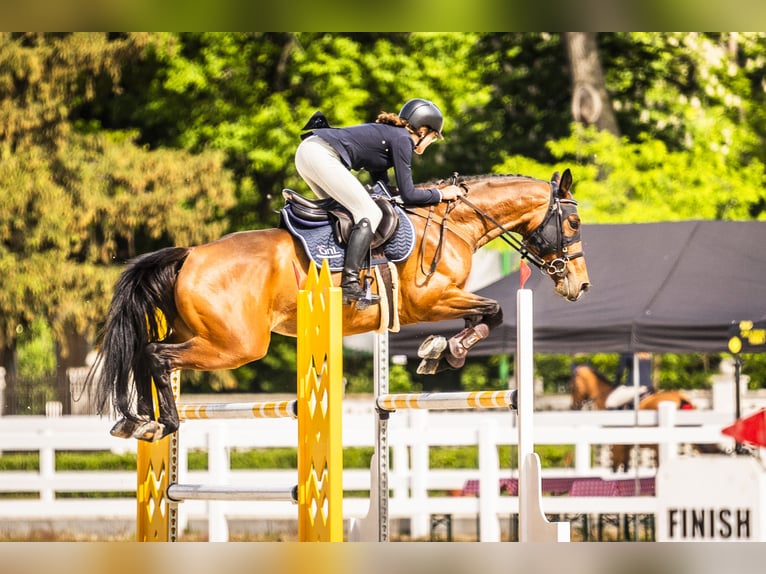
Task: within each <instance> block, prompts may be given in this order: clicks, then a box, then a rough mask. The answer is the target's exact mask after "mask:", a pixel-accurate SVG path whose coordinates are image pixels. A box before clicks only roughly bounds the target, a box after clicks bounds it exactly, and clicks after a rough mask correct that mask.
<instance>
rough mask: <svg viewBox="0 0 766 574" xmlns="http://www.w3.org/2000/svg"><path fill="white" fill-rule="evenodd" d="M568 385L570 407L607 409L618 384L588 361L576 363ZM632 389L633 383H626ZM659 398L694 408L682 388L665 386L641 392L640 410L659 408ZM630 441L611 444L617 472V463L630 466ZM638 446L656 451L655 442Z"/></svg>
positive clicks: (701, 447) (707, 448)
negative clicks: (570, 398)
mask: <svg viewBox="0 0 766 574" xmlns="http://www.w3.org/2000/svg"><path fill="white" fill-rule="evenodd" d="M569 385H570V388H571V391H572V409H573V410H586V409H588V408H591V409H593V410H606V408H607V407H606V405H607V399H608V397H609V395H611V394H612V393H613V392H614V391H615V389H616V388H617V387H618V385H616V384H615V383H613V382H612V381H610V380H609V379H608V378H607V377H606V376H605V375H604V374H603V373H600V372H599V371H597V370H596V369H594V368H593V367H591V366H589V365H577V366H576V367H574V369H573V370H572V378H571V379H570V381H569ZM628 389H630V390H632V389H633V388H632V387H628ZM662 401H670V402H672V403H675V405H676V409H678V410H690V409H694V408H695V407H694V404H693V403H692V399H691V397H690V396H689V395H688V394H687V393H685V392H684V391H679V390H668V391H656V392H649V393H645V394H643V395H641V396H640V398H639V402H638V408H639V410H653V411H656V410H657V409H658V405H659V404H660V403H661V402H662ZM626 407H627V408H631V409H632V408H633V402H632V401H631V402H630V403H628V404H627V405H626ZM632 448H633V447H632V446H631V445H627V444H615V445H612V446H611V447H610V450H611V459H612V463H611V467H612V470H613V471H614V472H617V471H618V470H619V469H620V467H622V468H624V469H625V470H628V468H630V452H631V450H632ZM641 448H651V449H653V450H654V452H655V456H656V453H657V446H656V445H641ZM695 448H696V449H697V450H699V451H702V452H719V450H718V448H717V447H715V449H714V450H711V447H710V446H709V445H695Z"/></svg>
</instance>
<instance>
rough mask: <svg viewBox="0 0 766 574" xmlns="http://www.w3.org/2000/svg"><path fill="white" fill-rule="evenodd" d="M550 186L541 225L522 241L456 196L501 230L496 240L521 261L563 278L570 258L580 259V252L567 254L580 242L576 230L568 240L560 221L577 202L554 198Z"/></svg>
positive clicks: (553, 185) (555, 188)
mask: <svg viewBox="0 0 766 574" xmlns="http://www.w3.org/2000/svg"><path fill="white" fill-rule="evenodd" d="M455 179H456V178H455ZM457 185H460V186H461V187H463V189H465V191H466V193H467V192H468V188H467V186H466V185H465V184H457ZM550 186H551V199H550V202H549V204H548V211H547V212H546V214H545V217H544V218H543V221H542V223H540V225H538V226H537V227H536V228H535V229H534V231H532V233H530V234H529V235H528V236H527V238H526V239H524V240H523V241H519V240H518V239H517V238H516V236H514V235H512V234H511V232H510V231H508V230H507V229H506V228H505V227H503V225H502V224H500V223H498V221H497V220H495V219H494V218H493V217H492V216H491V215H489V214H487V213H484V212H483V211H481V210H480V209H479V208H478V207H477V206H476V205H474V204H473V203H472V202H471V201H470V200H468V199H467V198H466V197H465V196H462V197H460V200H461V201H463V202H464V203H465V204H467V205H468V206H470V207H471V209H473V210H474V211H475V212H476V213H478V214H479V215H481V216H482V217H484V218H485V219H487V220H489V221H491V222H492V223H493V224H494V225H495V227H497V228H498V229H500V230H501V231H502V233H501V235H500V238H501V239H502V240H503V241H505V242H506V243H507V244H508V245H510V246H511V247H513V248H514V249H515V250H516V251H518V252H519V254H520V255H521V257H522V259H526V260H528V261H529V262H530V263H532V264H533V265H535V266H536V267H537V268H538V269H540V271H542V272H543V273H547V274H548V275H550V276H552V277H557V278H558V277H564V276H565V275H566V274H567V263H568V262H569V261H571V260H572V259H577V258H578V257H582V256H583V253H582V251H579V252H577V253H569V247H570V246H571V245H572V244H574V243H577V242H578V241H580V230H579V229H577V230H576V231H575V234H574V235H573V236H572V237H566V236H564V233H563V230H562V226H563V225H564V220H565V219H566V218H567V217H569V215H571V214H572V213H576V211H577V202H576V201H575V200H574V199H560V198H559V196H558V183H557V182H555V181H551V182H550ZM550 254H555V255H556V257H555V259H552V260H551V261H545V260H544V259H543V257H545V256H546V255H550Z"/></svg>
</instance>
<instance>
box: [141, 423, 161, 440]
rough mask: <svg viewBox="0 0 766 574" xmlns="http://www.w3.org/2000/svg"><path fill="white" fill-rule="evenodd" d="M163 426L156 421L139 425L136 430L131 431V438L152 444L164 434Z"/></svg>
mask: <svg viewBox="0 0 766 574" xmlns="http://www.w3.org/2000/svg"><path fill="white" fill-rule="evenodd" d="M164 430H165V425H163V424H162V423H159V422H157V421H146V422H144V423H141V424H139V426H138V428H136V430H135V431H133V438H135V439H138V440H145V441H146V442H154V441H158V440H160V439H161V438H162V437H163V436H165V434H163V433H164Z"/></svg>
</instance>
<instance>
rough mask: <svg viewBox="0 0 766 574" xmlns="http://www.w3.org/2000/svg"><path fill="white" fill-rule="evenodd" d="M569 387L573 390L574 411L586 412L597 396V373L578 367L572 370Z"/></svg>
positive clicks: (581, 366)
mask: <svg viewBox="0 0 766 574" xmlns="http://www.w3.org/2000/svg"><path fill="white" fill-rule="evenodd" d="M569 386H570V387H571V390H572V407H571V408H572V410H573V411H582V410H586V407H587V406H588V405H589V404H591V403H592V402H593V400H594V399H595V398H596V396H597V388H598V381H597V380H595V373H593V371H592V370H591V369H588V368H587V367H584V366H583V365H577V366H576V367H574V368H573V369H572V378H571V379H569Z"/></svg>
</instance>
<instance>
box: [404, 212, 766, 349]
mask: <svg viewBox="0 0 766 574" xmlns="http://www.w3.org/2000/svg"><path fill="white" fill-rule="evenodd" d="M582 236H583V242H584V251H585V257H586V261H587V264H588V273H589V275H590V279H591V283H592V288H591V290H590V292H588V293H586V294H585V295H584V296H583V297H582V299H581V300H580V301H577V302H569V301H566V300H564V299H563V298H561V297H559V296H558V295H556V294H555V292H554V291H553V284H552V282H551V280H550V279H549V278H548V277H545V276H543V275H542V274H541V273H539V272H537V271H536V270H535V269H534V268H533V269H532V276H531V277H530V278H529V280H528V281H527V283H526V285H525V287H527V288H529V289H532V290H533V291H534V337H535V341H534V348H535V351H536V352H541V353H561V354H571V353H610V352H619V353H629V352H639V351H647V352H654V353H668V352H673V353H683V352H723V351H727V350H728V349H727V341H728V338H729V329H730V327H731V325H732V322H736V321H741V320H754V319H759V318H761V317H764V315H766V222H758V221H680V222H664V223H640V224H608V225H584V226H583V231H582ZM518 288H519V272H518V271H517V272H515V273H513V274H511V275H509V276H507V277H505V278H503V279H500V280H499V281H497V282H495V283H493V284H491V285H489V286H487V287H485V288H483V289H480V290H479V291H478V293H479V294H480V295H483V296H486V297H490V298H492V299H495V300H497V301H499V302H500V304H501V305H502V307H503V312H504V320H503V324H502V325H501V326H499V327H496V328H495V329H494V330H493V331H492V333H491V334H490V336H489V338H488V339H487V340H485V341H481V342H480V343H479V344H477V345H476V347H474V348H473V349H472V350H471V353H470V354H471V355H472V356H477V355H498V354H510V353H515V351H516V291H517V289H518ZM462 328H463V322H462V321H445V322H440V323H421V324H418V325H409V326H405V327H403V328H402V329H401V331H400V332H399V333H392V334H391V336H390V340H389V351H390V353H391V354H394V355H395V354H402V355H409V356H414V355H415V353H416V351H417V348H418V346H419V345H420V343H421V342H422V340H423V339H424V338H425V337H426V336H428V335H430V334H441V335H444V336H446V337H450V336H452V335H453V334H455V333H457V332H458V331H459V330H460V329H462Z"/></svg>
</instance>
